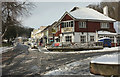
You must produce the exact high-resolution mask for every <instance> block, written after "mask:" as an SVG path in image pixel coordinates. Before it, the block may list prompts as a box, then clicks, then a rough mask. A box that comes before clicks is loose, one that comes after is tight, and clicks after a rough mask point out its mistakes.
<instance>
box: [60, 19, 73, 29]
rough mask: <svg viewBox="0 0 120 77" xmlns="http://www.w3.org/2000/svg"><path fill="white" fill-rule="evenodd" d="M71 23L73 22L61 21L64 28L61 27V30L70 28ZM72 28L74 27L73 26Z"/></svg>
mask: <svg viewBox="0 0 120 77" xmlns="http://www.w3.org/2000/svg"><path fill="white" fill-rule="evenodd" d="M71 22H73V20H72V21H63V22H62V23H63V24H64V27H63V28H66V27H71V26H72V24H71ZM73 23H74V22H73ZM73 26H74V24H73ZM73 26H72V27H73Z"/></svg>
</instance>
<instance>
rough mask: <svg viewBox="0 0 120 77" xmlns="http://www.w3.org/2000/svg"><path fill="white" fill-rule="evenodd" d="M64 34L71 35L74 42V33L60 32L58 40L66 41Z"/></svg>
mask: <svg viewBox="0 0 120 77" xmlns="http://www.w3.org/2000/svg"><path fill="white" fill-rule="evenodd" d="M65 36H72V42H74V35H73V33H67V34H63V35H62V34H60V42H66V40H65Z"/></svg>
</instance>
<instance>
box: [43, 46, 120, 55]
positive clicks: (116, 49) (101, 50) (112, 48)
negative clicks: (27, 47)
mask: <svg viewBox="0 0 120 77" xmlns="http://www.w3.org/2000/svg"><path fill="white" fill-rule="evenodd" d="M118 50H120V47H111V48H103V49H100V50H84V51H76V52H44V53H56V54H59V53H60V54H61V53H93V52H107V51H118Z"/></svg>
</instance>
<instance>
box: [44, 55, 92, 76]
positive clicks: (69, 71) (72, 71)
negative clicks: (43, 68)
mask: <svg viewBox="0 0 120 77" xmlns="http://www.w3.org/2000/svg"><path fill="white" fill-rule="evenodd" d="M92 59H93V58H90V57H89V58H87V59H84V60H80V61H76V62H72V63H70V64H66V65H64V66H61V67H59V68H58V69H56V70H52V71H49V72H46V73H45V74H44V75H93V74H91V73H90V72H89V67H87V66H89V62H90V61H91V60H92ZM81 66H83V67H82V68H83V69H80V67H81Z"/></svg>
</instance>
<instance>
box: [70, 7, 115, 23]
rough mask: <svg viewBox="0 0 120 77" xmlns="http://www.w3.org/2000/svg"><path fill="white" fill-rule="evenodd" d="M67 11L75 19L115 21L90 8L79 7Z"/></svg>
mask: <svg viewBox="0 0 120 77" xmlns="http://www.w3.org/2000/svg"><path fill="white" fill-rule="evenodd" d="M69 13H70V14H71V15H72V16H73V17H74V18H76V19H87V20H105V21H115V20H114V19H112V18H110V17H108V16H105V15H104V14H102V13H100V12H98V11H96V10H94V9H91V8H84V7H79V8H78V9H76V10H74V11H71V12H69Z"/></svg>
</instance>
